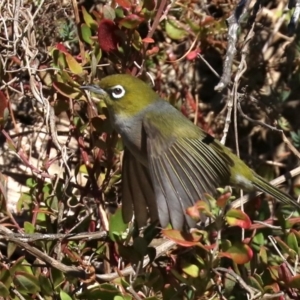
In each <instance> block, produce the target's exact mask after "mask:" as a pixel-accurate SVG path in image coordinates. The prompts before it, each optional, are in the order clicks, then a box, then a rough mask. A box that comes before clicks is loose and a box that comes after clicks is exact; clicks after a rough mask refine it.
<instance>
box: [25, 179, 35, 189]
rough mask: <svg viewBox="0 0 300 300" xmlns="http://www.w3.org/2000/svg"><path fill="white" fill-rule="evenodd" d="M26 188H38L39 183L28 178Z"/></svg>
mask: <svg viewBox="0 0 300 300" xmlns="http://www.w3.org/2000/svg"><path fill="white" fill-rule="evenodd" d="M26 186H28V187H29V188H35V187H36V186H37V182H36V181H35V180H34V179H33V178H28V179H27V180H26Z"/></svg>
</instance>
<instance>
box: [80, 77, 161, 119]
mask: <svg viewBox="0 0 300 300" xmlns="http://www.w3.org/2000/svg"><path fill="white" fill-rule="evenodd" d="M81 89H84V90H89V91H90V92H91V93H93V94H95V95H96V97H97V98H98V99H99V100H103V101H104V102H105V104H106V106H107V108H108V110H109V111H110V113H111V114H113V115H119V116H123V117H131V116H135V115H136V114H138V113H139V112H141V111H143V110H144V109H145V108H146V107H147V106H148V105H150V104H151V103H153V102H155V101H157V100H159V97H158V95H157V94H156V93H155V92H154V91H153V90H152V89H151V87H150V86H149V85H148V84H146V83H145V82H143V81H142V80H140V79H138V78H136V77H133V76H131V75H127V74H116V75H110V76H107V77H105V78H103V79H102V80H101V81H100V83H99V85H87V86H82V87H81Z"/></svg>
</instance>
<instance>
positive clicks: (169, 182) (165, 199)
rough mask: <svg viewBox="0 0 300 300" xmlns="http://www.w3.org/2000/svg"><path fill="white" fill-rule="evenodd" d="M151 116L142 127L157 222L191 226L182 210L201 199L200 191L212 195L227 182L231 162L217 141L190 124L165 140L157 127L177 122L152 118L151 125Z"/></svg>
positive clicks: (173, 127) (176, 227)
mask: <svg viewBox="0 0 300 300" xmlns="http://www.w3.org/2000/svg"><path fill="white" fill-rule="evenodd" d="M180 117H181V116H180ZM151 119H153V118H151V117H149V118H147V117H146V118H145V119H144V121H143V126H144V130H145V132H146V135H147V151H148V164H149V170H150V174H151V178H152V182H153V186H154V188H155V195H156V201H157V207H158V214H159V220H160V223H161V225H162V227H165V226H166V225H167V224H168V223H169V222H171V224H172V226H173V228H175V229H182V227H183V226H184V225H185V224H187V225H188V226H190V227H192V226H194V225H195V222H194V221H193V220H192V219H191V218H190V217H189V216H187V215H186V214H185V211H186V209H187V208H188V207H190V206H192V205H194V203H195V202H196V201H198V200H200V199H203V200H204V193H210V194H215V192H216V188H217V187H219V186H222V185H223V184H224V183H225V184H226V183H229V178H230V166H231V165H232V164H233V161H232V160H231V158H230V156H229V155H227V154H226V153H225V152H224V151H223V150H222V145H221V144H220V143H219V142H218V141H216V140H214V138H213V137H211V136H210V135H208V134H206V133H204V132H202V131H200V129H198V128H197V129H195V126H194V125H193V124H192V123H188V125H187V124H183V127H184V128H180V129H178V131H176V137H175V134H173V138H171V139H169V141H168V142H166V139H165V138H164V137H163V136H162V134H161V130H160V129H159V128H160V127H161V126H170V127H169V128H172V130H176V128H178V126H181V123H180V122H178V124H176V125H174V124H168V120H162V119H161V121H157V120H158V119H159V118H156V123H155V124H154V123H153V122H152V121H151ZM185 121H186V122H189V121H188V120H186V119H185ZM163 122H164V123H163ZM190 124H191V125H190ZM176 126H177V127H176ZM189 129H190V130H189ZM196 130H197V132H196ZM170 132H172V131H170ZM189 132H192V134H189ZM195 132H196V134H195ZM178 135H179V137H178Z"/></svg>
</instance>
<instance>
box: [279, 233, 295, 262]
mask: <svg viewBox="0 0 300 300" xmlns="http://www.w3.org/2000/svg"><path fill="white" fill-rule="evenodd" d="M274 239H275V240H276V242H277V243H278V244H279V246H280V248H281V250H282V252H283V253H285V254H288V255H289V256H290V257H291V258H295V257H296V255H297V253H296V252H295V251H294V250H293V249H291V248H290V247H289V245H287V244H286V243H285V242H283V241H282V240H281V239H280V237H278V236H276V237H274Z"/></svg>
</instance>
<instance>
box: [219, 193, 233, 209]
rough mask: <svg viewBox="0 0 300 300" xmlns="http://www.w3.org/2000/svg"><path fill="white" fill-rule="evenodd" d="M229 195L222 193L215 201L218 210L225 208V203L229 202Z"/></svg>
mask: <svg viewBox="0 0 300 300" xmlns="http://www.w3.org/2000/svg"><path fill="white" fill-rule="evenodd" d="M231 195H232V194H231V193H230V192H227V193H224V194H222V195H221V196H220V197H219V198H218V199H217V205H218V206H219V207H220V208H223V207H225V205H226V204H227V201H228V200H229V198H230V197H231Z"/></svg>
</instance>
